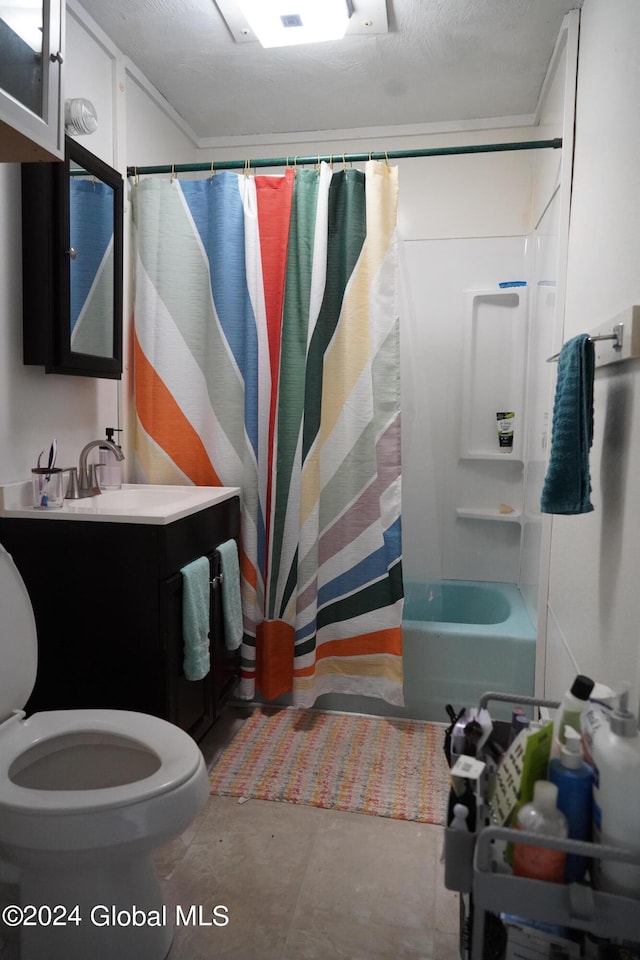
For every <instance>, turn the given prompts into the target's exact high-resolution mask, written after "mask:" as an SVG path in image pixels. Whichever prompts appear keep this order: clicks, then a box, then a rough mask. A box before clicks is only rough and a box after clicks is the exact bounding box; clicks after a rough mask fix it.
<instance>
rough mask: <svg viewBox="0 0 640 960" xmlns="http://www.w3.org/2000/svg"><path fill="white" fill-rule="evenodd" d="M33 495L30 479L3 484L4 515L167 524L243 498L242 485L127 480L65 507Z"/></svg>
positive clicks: (1, 503) (0, 508)
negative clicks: (42, 503)
mask: <svg viewBox="0 0 640 960" xmlns="http://www.w3.org/2000/svg"><path fill="white" fill-rule="evenodd" d="M31 495H32V494H31V484H30V483H29V481H26V482H24V483H9V484H5V485H3V486H2V485H0V517H7V518H14V519H23V520H89V521H97V522H99V523H147V524H148V523H155V524H167V523H173V522H174V521H175V520H181V519H182V518H183V517H187V516H189V515H190V514H192V513H197V512H198V511H200V510H206V509H207V507H212V506H215V504H217V503H222V502H223V501H225V500H230V499H231V498H232V497H239V496H240V487H196V486H190V485H186V484H185V485H182V484H159V483H148V484H147V483H123V484H122V488H121V489H120V490H105V491H104V492H103V493H101V494H99V495H98V496H95V497H85V498H83V499H81V500H65V502H64V506H63V507H61V508H58V509H56V508H52V507H47V508H44V509H43V508H40V507H34V506H32V505H31Z"/></svg>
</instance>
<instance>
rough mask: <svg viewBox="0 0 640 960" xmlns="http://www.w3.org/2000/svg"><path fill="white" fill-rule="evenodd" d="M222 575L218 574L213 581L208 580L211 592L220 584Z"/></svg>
mask: <svg viewBox="0 0 640 960" xmlns="http://www.w3.org/2000/svg"><path fill="white" fill-rule="evenodd" d="M223 577H224V575H223V574H222V573H220V574H218V576H217V577H214V578H213V580H210V581H209V583H210V584H211V588H212V590H217V589H218V586H219V585H220V584H221V583H222V580H223Z"/></svg>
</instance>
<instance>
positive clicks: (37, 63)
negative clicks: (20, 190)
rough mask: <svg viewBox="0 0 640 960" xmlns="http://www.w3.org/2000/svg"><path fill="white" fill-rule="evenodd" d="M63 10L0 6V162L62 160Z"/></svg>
mask: <svg viewBox="0 0 640 960" xmlns="http://www.w3.org/2000/svg"><path fill="white" fill-rule="evenodd" d="M64 7H65V5H64V3H63V2H61V0H41V2H40V3H38V2H35V3H32V4H24V3H23V4H4V5H0V161H6V162H11V163H21V162H29V161H43V160H45V161H46V160H49V161H52V160H59V159H61V158H62V157H63V156H64V132H63V120H64V105H63V103H62V69H63V61H64V55H63V54H64V50H63V43H64V22H63V21H64Z"/></svg>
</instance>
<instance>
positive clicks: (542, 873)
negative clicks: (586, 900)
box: [513, 780, 569, 883]
mask: <svg viewBox="0 0 640 960" xmlns="http://www.w3.org/2000/svg"><path fill="white" fill-rule="evenodd" d="M557 801H558V788H557V786H556V785H555V783H550V782H549V781H548V780H536V782H535V784H534V786H533V800H532V801H531V803H525V805H524V806H523V807H521V808H520V810H519V812H518V829H519V830H526V831H527V832H528V833H541V834H544V835H545V836H547V837H560V838H564V837H567V836H568V834H569V825H568V823H567V818H566V817H565V815H564V814H563V813H562V812H561V811H560V810H558V807H557ZM565 867H566V853H565V851H564V850H552V849H550V848H548V847H535V846H533V845H529V844H524V843H518V842H517V841H515V842H514V845H513V873H514V876H516V877H529V878H530V879H532V880H549V881H552V882H554V883H564V877H565Z"/></svg>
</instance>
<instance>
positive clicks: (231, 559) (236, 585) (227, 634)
mask: <svg viewBox="0 0 640 960" xmlns="http://www.w3.org/2000/svg"><path fill="white" fill-rule="evenodd" d="M218 553H219V554H220V567H221V570H222V615H223V618H224V641H225V644H226V647H227V650H237V649H238V647H239V646H240V644H241V643H242V603H241V600H240V564H239V562H238V546H237V544H236V542H235V540H227V541H226V543H221V544H220V546H219V547H218Z"/></svg>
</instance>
